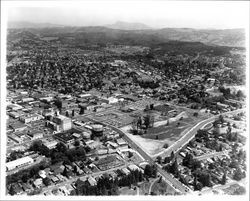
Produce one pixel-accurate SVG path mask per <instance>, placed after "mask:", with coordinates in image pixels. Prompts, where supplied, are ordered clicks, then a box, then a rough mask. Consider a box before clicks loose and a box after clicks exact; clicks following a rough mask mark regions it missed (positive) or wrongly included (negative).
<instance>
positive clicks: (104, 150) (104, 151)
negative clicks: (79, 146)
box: [97, 149, 108, 155]
mask: <svg viewBox="0 0 250 201" xmlns="http://www.w3.org/2000/svg"><path fill="white" fill-rule="evenodd" d="M107 153H108V149H98V150H97V154H98V155H104V154H107Z"/></svg>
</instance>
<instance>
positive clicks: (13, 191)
mask: <svg viewBox="0 0 250 201" xmlns="http://www.w3.org/2000/svg"><path fill="white" fill-rule="evenodd" d="M9 194H10V195H15V194H16V192H15V189H14V187H13V185H12V184H11V186H10V190H9Z"/></svg>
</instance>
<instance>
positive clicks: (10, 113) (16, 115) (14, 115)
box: [8, 111, 20, 119]
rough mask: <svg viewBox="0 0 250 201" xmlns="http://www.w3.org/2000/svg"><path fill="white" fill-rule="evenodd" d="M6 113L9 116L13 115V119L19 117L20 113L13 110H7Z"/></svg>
mask: <svg viewBox="0 0 250 201" xmlns="http://www.w3.org/2000/svg"><path fill="white" fill-rule="evenodd" d="M8 115H9V116H10V117H13V118H14V119H17V118H19V117H20V114H19V113H18V112H14V111H13V112H9V113H8Z"/></svg>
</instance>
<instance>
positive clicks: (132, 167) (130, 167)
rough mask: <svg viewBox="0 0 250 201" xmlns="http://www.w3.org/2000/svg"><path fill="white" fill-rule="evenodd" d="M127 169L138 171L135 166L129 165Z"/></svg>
mask: <svg viewBox="0 0 250 201" xmlns="http://www.w3.org/2000/svg"><path fill="white" fill-rule="evenodd" d="M128 169H129V170H130V171H135V170H140V168H139V167H138V166H137V165H135V164H131V165H129V166H128Z"/></svg>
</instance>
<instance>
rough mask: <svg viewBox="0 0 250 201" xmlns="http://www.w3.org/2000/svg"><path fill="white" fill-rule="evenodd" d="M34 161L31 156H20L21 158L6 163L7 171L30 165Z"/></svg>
mask: <svg viewBox="0 0 250 201" xmlns="http://www.w3.org/2000/svg"><path fill="white" fill-rule="evenodd" d="M33 162H34V160H33V159H32V158H31V157H29V156H26V157H23V158H19V159H16V160H14V161H10V162H8V163H6V170H7V171H10V170H14V169H16V168H20V167H24V166H27V165H30V164H32V163H33Z"/></svg>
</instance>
